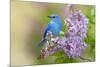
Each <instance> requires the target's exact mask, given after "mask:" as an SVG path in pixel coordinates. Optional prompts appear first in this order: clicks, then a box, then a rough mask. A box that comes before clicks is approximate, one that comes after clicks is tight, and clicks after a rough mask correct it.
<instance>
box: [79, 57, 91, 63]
mask: <svg viewBox="0 0 100 67" xmlns="http://www.w3.org/2000/svg"><path fill="white" fill-rule="evenodd" d="M79 58H80V59H82V60H87V61H89V62H91V60H90V59H86V58H83V57H81V56H79Z"/></svg>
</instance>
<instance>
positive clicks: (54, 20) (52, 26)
mask: <svg viewBox="0 0 100 67" xmlns="http://www.w3.org/2000/svg"><path fill="white" fill-rule="evenodd" d="M48 17H49V18H50V20H51V21H50V22H49V24H48V25H47V27H46V28H45V30H44V34H43V37H42V40H41V41H40V43H39V44H38V45H37V46H38V47H41V46H43V45H44V43H45V42H46V41H47V39H46V36H47V34H48V32H52V35H53V36H57V35H59V33H60V30H61V28H62V23H61V20H60V17H59V16H58V15H56V14H52V15H50V16H48Z"/></svg>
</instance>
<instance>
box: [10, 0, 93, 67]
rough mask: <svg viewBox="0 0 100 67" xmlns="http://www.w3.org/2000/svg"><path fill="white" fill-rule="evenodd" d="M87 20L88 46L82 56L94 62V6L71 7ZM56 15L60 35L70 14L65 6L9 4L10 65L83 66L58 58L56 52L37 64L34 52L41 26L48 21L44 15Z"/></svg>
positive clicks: (36, 3) (59, 55)
mask: <svg viewBox="0 0 100 67" xmlns="http://www.w3.org/2000/svg"><path fill="white" fill-rule="evenodd" d="M74 9H80V10H82V11H83V13H84V14H85V15H86V17H87V18H88V19H89V24H88V33H87V38H85V39H84V41H85V42H86V43H87V44H88V46H87V48H86V50H85V51H84V52H83V53H82V56H83V57H85V58H88V59H91V60H92V61H95V6H93V5H74ZM52 13H56V14H58V15H60V17H61V20H62V24H63V29H62V31H64V28H65V27H64V19H65V18H67V17H68V15H69V13H70V10H69V8H68V4H60V3H42V2H25V1H11V65H12V66H16V65H32V64H54V63H73V62H84V61H83V60H81V59H79V58H71V59H70V58H68V57H61V55H62V54H63V52H56V53H55V54H53V55H51V56H49V57H48V58H46V59H42V60H38V59H37V55H38V53H39V51H38V50H36V49H35V48H34V46H35V45H37V44H38V42H39V41H40V40H41V38H42V35H43V31H44V28H45V26H46V25H47V24H48V22H49V21H50V19H49V18H48V17H47V16H48V15H50V14H52Z"/></svg>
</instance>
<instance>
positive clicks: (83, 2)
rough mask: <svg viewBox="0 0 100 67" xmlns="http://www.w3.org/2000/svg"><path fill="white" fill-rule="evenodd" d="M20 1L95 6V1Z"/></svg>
mask: <svg viewBox="0 0 100 67" xmlns="http://www.w3.org/2000/svg"><path fill="white" fill-rule="evenodd" d="M19 1H36V2H51V3H53V2H54V3H70V4H88V5H95V0H19Z"/></svg>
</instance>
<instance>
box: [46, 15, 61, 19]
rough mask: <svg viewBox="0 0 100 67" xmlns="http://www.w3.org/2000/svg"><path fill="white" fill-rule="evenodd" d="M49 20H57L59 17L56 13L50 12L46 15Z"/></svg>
mask: <svg viewBox="0 0 100 67" xmlns="http://www.w3.org/2000/svg"><path fill="white" fill-rule="evenodd" d="M48 17H49V18H50V19H51V20H58V19H60V17H59V16H58V15H56V14H51V15H50V16H48Z"/></svg>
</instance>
